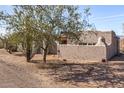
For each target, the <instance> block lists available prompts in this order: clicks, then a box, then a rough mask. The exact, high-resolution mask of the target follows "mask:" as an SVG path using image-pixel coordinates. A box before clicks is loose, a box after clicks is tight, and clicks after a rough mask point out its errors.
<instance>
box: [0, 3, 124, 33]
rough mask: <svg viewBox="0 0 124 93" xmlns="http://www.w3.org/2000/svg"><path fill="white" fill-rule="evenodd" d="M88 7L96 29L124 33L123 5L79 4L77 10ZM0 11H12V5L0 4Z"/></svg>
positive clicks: (91, 21)
mask: <svg viewBox="0 0 124 93" xmlns="http://www.w3.org/2000/svg"><path fill="white" fill-rule="evenodd" d="M86 7H90V12H91V16H90V18H89V21H90V23H93V24H94V25H95V27H96V29H97V30H100V31H111V30H113V31H115V33H116V34H117V35H124V26H123V24H124V5H122V6H121V5H89V6H84V5H81V6H79V12H83V9H84V8H86ZM0 11H6V12H8V13H12V6H4V5H0ZM4 30H5V29H4V28H2V27H0V33H2V32H3V33H4Z"/></svg>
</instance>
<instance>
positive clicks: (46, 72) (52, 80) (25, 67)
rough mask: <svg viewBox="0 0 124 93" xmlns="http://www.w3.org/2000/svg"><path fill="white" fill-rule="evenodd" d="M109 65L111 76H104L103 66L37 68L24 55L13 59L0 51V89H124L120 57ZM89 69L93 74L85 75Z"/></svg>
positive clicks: (123, 75)
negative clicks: (91, 68)
mask: <svg viewBox="0 0 124 93" xmlns="http://www.w3.org/2000/svg"><path fill="white" fill-rule="evenodd" d="M52 58H53V57H50V59H52ZM33 59H34V60H41V55H36V56H35V57H34V58H33ZM58 62H59V61H57V63H58ZM53 63H55V61H53ZM61 63H62V62H61ZM110 63H111V64H110V67H111V71H112V73H106V71H105V66H104V65H103V64H93V65H92V64H89V65H88V64H85V65H84V64H66V65H61V64H58V66H57V64H56V65H55V67H54V68H48V69H46V68H45V69H44V68H39V67H40V66H41V67H42V65H43V64H39V63H38V64H37V63H28V62H26V61H25V57H24V56H15V55H13V54H9V53H7V52H6V50H4V49H0V87H1V88H3V87H5V88H8V87H9V88H13V87H14V88H16V87H17V88H34V87H36V88H42V87H44V88H46V87H47V88H48V87H53V88H56V87H59V88H62V87H64V88H69V87H71V88H72V87H78V88H79V87H124V69H123V68H124V55H123V56H120V57H117V58H115V59H113V60H112V61H110ZM43 66H44V65H43ZM50 66H52V64H50ZM56 67H57V68H56ZM89 67H93V68H94V69H93V71H92V72H91V73H90V74H85V73H86V71H87V70H88V68H89ZM70 68H71V69H70ZM55 69H56V71H55ZM113 72H114V74H115V76H113ZM106 76H107V78H106ZM56 77H57V78H56ZM57 79H59V80H62V81H58V80H57ZM111 81H112V83H111Z"/></svg>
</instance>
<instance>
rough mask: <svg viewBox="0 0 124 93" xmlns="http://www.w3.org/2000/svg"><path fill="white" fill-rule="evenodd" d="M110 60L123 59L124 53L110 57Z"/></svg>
mask: <svg viewBox="0 0 124 93" xmlns="http://www.w3.org/2000/svg"><path fill="white" fill-rule="evenodd" d="M110 61H124V53H120V54H118V55H116V56H114V57H112V58H111V60H110Z"/></svg>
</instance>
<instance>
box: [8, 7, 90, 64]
mask: <svg viewBox="0 0 124 93" xmlns="http://www.w3.org/2000/svg"><path fill="white" fill-rule="evenodd" d="M13 10H14V12H13V14H11V15H8V18H7V20H6V23H7V28H8V29H9V31H12V32H13V33H17V34H16V35H14V38H15V39H16V40H15V41H17V42H18V43H19V42H21V43H23V44H24V45H25V51H26V58H27V61H28V62H29V61H30V60H31V57H32V44H33V42H35V43H36V45H37V46H40V47H41V48H42V50H43V61H44V63H46V56H47V53H48V48H49V46H51V45H52V44H53V42H55V41H57V40H59V37H60V35H61V32H64V33H67V35H68V37H69V38H71V39H72V40H76V39H77V40H78V39H79V35H77V33H76V32H78V31H81V30H82V29H84V28H86V27H87V26H89V25H87V24H88V22H87V20H85V22H84V20H82V19H81V16H82V15H81V14H80V13H79V11H78V6H54V5H52V6H48V5H37V6H31V5H21V6H20V5H19V6H14V8H13ZM85 11H86V13H85V14H88V13H89V10H85ZM88 15H89V14H88ZM88 15H86V16H88ZM84 24H85V26H84Z"/></svg>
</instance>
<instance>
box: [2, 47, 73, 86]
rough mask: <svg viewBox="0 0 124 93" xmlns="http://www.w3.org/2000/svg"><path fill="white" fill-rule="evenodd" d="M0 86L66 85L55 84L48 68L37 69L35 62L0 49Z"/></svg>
mask: <svg viewBox="0 0 124 93" xmlns="http://www.w3.org/2000/svg"><path fill="white" fill-rule="evenodd" d="M0 87H10V88H11V87H24V88H27V87H29V88H32V87H37V88H41V87H66V84H65V83H64V84H62V83H61V84H60V83H59V84H57V83H56V82H54V78H53V77H51V76H50V75H49V70H46V69H44V70H42V69H38V67H37V66H36V64H34V63H28V62H26V61H25V57H23V56H14V55H12V54H9V53H7V52H6V51H5V50H4V49H0ZM68 87H69V86H68ZM71 87H72V86H71Z"/></svg>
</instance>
